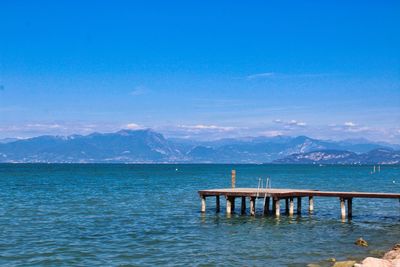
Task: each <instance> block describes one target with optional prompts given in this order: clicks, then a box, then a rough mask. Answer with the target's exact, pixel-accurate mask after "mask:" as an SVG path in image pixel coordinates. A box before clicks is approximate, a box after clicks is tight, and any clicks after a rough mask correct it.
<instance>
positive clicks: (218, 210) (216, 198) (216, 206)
mask: <svg viewBox="0 0 400 267" xmlns="http://www.w3.org/2000/svg"><path fill="white" fill-rule="evenodd" d="M215 211H216V212H220V211H221V205H220V202H219V196H215Z"/></svg>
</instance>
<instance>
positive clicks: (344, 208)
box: [340, 197, 346, 220]
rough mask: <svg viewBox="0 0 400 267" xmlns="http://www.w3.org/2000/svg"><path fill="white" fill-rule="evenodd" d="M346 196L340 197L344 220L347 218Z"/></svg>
mask: <svg viewBox="0 0 400 267" xmlns="http://www.w3.org/2000/svg"><path fill="white" fill-rule="evenodd" d="M344 202H345V200H344V198H342V197H341V198H340V214H341V216H342V220H344V219H346V207H345V203H344Z"/></svg>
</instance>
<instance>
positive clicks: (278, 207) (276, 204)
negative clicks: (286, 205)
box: [275, 198, 281, 217]
mask: <svg viewBox="0 0 400 267" xmlns="http://www.w3.org/2000/svg"><path fill="white" fill-rule="evenodd" d="M279 202H280V201H279V198H278V199H276V200H275V216H276V217H279V216H280V215H281V207H280V204H279Z"/></svg>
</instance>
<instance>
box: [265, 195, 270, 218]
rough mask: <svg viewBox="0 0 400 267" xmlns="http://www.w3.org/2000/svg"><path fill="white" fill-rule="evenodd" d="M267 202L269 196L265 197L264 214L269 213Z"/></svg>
mask: <svg viewBox="0 0 400 267" xmlns="http://www.w3.org/2000/svg"><path fill="white" fill-rule="evenodd" d="M269 202H270V198H269V197H267V198H265V202H264V214H269Z"/></svg>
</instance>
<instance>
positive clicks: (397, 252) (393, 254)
mask: <svg viewBox="0 0 400 267" xmlns="http://www.w3.org/2000/svg"><path fill="white" fill-rule="evenodd" d="M383 258H384V259H385V260H396V259H400V244H396V245H395V246H394V247H393V248H392V250H391V251H389V252H387V253H386V254H385V255H384V256H383Z"/></svg>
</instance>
